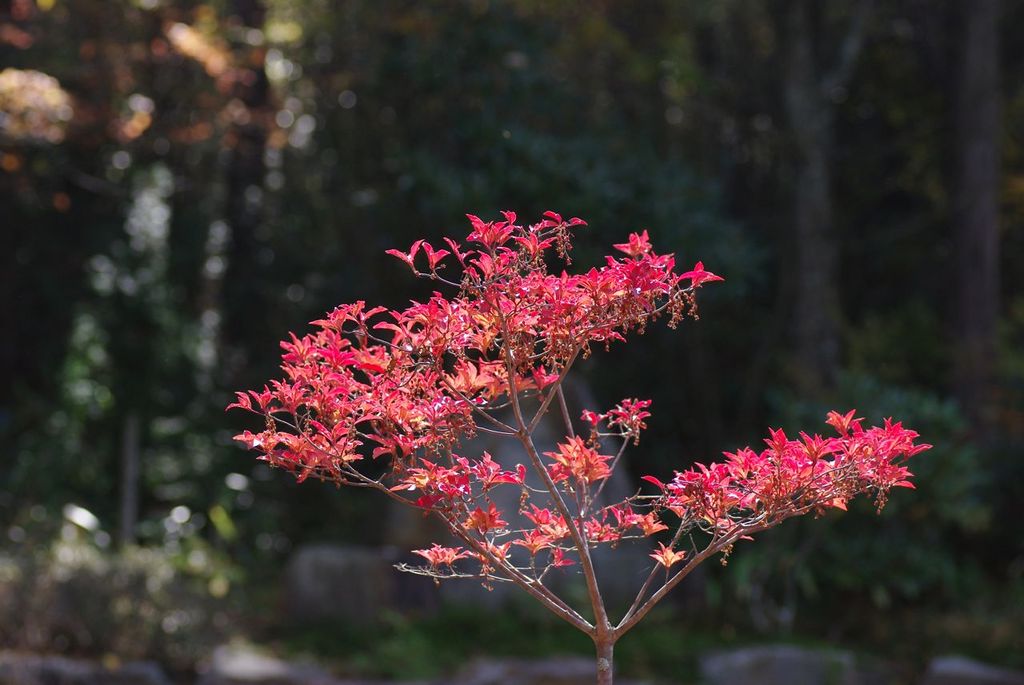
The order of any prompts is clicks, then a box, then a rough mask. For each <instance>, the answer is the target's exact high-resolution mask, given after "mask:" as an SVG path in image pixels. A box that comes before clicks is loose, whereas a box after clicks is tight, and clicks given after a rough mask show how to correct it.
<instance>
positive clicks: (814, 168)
mask: <svg viewBox="0 0 1024 685" xmlns="http://www.w3.org/2000/svg"><path fill="white" fill-rule="evenodd" d="M784 7H785V12H786V13H785V15H784V16H783V17H781V21H782V22H783V25H784V30H783V31H781V32H780V34H781V35H782V37H783V40H784V41H785V43H786V47H785V48H784V50H785V72H784V79H785V82H784V97H785V110H786V118H787V121H788V125H789V130H790V135H791V137H792V141H793V145H794V148H795V150H794V153H795V155H794V156H795V170H794V171H795V173H794V179H793V180H794V188H793V191H794V198H793V240H794V245H793V249H794V250H795V260H794V262H793V263H792V264H791V265H790V266H789V268H791V269H793V270H794V271H795V274H794V277H795V293H794V296H795V302H794V312H793V315H794V326H793V327H794V333H795V358H794V369H793V370H794V372H795V375H796V378H795V380H796V381H797V384H798V386H799V388H800V390H801V391H802V392H803V393H805V394H810V395H812V396H813V395H818V394H820V393H821V392H822V391H823V390H825V389H827V388H828V387H830V386H831V385H833V384H834V382H835V379H836V375H837V372H838V369H839V344H840V343H839V335H840V322H841V308H840V302H839V284H838V261H839V246H838V240H837V237H836V232H835V225H834V220H833V215H832V189H831V182H832V168H831V167H832V149H833V138H834V129H835V102H836V101H837V100H839V99H840V95H841V93H842V91H843V90H844V89H845V87H846V84H847V82H848V81H849V78H850V74H851V72H852V70H853V65H854V63H855V62H856V59H857V55H858V54H859V52H860V47H861V42H862V37H863V33H864V24H865V22H866V18H867V14H868V11H869V3H867V2H862V3H860V4H859V5H858V6H857V7H856V9H855V10H854V11H855V14H854V16H853V17H852V19H851V20H850V24H849V26H848V27H847V29H846V31H845V35H844V37H843V39H842V40H841V41H839V42H838V50H836V49H834V48H833V46H832V45H831V44H829V39H828V37H827V35H826V32H825V28H824V26H823V25H822V24H823V20H822V18H821V13H823V12H824V11H825V10H824V9H823V8H822V7H821V6H820V5H818V3H816V2H809V1H806V0H795V1H794V2H791V3H788V4H786V5H784ZM822 62H825V63H827V64H829V65H832V67H831V70H824V69H822Z"/></svg>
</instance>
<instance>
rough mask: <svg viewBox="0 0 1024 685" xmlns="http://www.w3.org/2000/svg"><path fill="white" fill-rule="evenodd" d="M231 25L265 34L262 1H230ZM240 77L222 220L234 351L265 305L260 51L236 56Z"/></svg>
mask: <svg viewBox="0 0 1024 685" xmlns="http://www.w3.org/2000/svg"><path fill="white" fill-rule="evenodd" d="M232 9H233V19H232V20H233V21H235V22H237V23H240V24H241V26H243V27H245V28H246V29H258V30H262V29H263V23H264V19H265V16H266V9H265V7H264V4H263V2H262V0H234V1H233V2H232ZM234 56H235V60H236V61H237V63H238V64H239V66H240V67H242V72H241V74H240V76H239V77H238V78H237V80H236V82H235V84H234V92H235V95H236V97H237V98H238V100H239V101H240V102H241V103H242V104H243V105H245V109H244V110H243V111H240V112H238V113H237V114H236V115H235V121H234V125H233V126H232V128H231V131H230V134H229V135H228V136H227V141H228V144H229V146H230V154H229V157H228V162H227V183H226V190H227V197H226V206H225V219H226V220H227V224H228V226H229V227H230V236H231V243H230V247H229V248H228V265H227V269H228V270H227V272H226V274H225V278H224V304H225V306H224V308H223V312H224V317H225V319H224V329H223V330H224V338H225V340H226V342H227V343H228V344H229V345H233V347H234V348H235V349H236V350H239V349H244V345H245V343H246V341H248V340H252V339H253V335H252V333H253V331H254V330H256V328H258V327H260V326H262V321H263V320H264V316H265V315H264V312H265V310H266V303H265V301H264V300H263V298H262V297H261V296H260V294H259V290H258V288H256V287H254V286H256V285H257V284H258V283H259V280H260V279H259V274H260V271H261V269H262V267H261V266H260V265H259V264H257V255H258V254H259V251H260V240H261V239H260V235H259V228H260V226H261V224H262V223H263V220H264V210H263V205H264V197H263V195H264V176H265V175H266V165H265V163H264V153H265V152H266V143H267V120H268V119H269V116H270V114H269V107H270V83H269V81H268V79H267V74H266V70H265V61H266V48H265V46H264V45H249V44H241V45H239V46H238V47H236V49H235V51H234Z"/></svg>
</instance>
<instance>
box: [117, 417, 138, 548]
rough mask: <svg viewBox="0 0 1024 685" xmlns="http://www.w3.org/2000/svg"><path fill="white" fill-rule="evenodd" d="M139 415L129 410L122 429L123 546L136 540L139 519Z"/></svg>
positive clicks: (119, 538)
mask: <svg viewBox="0 0 1024 685" xmlns="http://www.w3.org/2000/svg"><path fill="white" fill-rule="evenodd" d="M139 442H140V439H139V415H138V413H137V412H134V411H131V412H128V415H127V416H125V417H124V426H123V427H122V429H121V488H120V490H121V521H120V523H121V525H120V526H119V531H118V532H119V535H118V545H120V546H121V547H122V548H123V547H127V546H128V545H131V544H133V543H134V542H135V527H136V525H137V524H138V521H139V462H140V456H139V453H140V451H141V448H140V446H139Z"/></svg>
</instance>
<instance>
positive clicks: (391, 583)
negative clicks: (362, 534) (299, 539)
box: [285, 545, 398, 624]
mask: <svg viewBox="0 0 1024 685" xmlns="http://www.w3.org/2000/svg"><path fill="white" fill-rule="evenodd" d="M396 560H397V554H396V552H395V550H394V549H391V548H383V549H371V548H363V547H346V546H340V545H309V546H305V547H300V548H299V549H298V550H297V551H296V553H295V554H294V555H293V556H292V558H291V559H290V560H289V562H288V568H287V570H286V571H285V597H286V606H287V611H288V613H289V618H291V619H292V620H295V621H298V622H308V621H318V620H324V619H337V620H345V621H349V622H352V623H359V624H363V623H367V622H371V621H374V620H376V619H377V617H379V616H380V614H381V611H382V610H384V609H389V608H391V609H393V608H395V604H396V602H395V594H396V587H397V586H396V580H395V576H396V575H397V573H398V572H397V571H396V570H395V569H394V564H395V562H396Z"/></svg>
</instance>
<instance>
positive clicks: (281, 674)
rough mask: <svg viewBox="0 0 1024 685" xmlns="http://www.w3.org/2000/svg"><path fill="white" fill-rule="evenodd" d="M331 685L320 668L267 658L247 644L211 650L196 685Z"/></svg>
mask: <svg viewBox="0 0 1024 685" xmlns="http://www.w3.org/2000/svg"><path fill="white" fill-rule="evenodd" d="M249 683H259V684H260V685H300V684H301V685H335V684H336V681H335V680H334V679H333V678H331V676H330V674H329V673H327V672H326V671H324V670H323V669H321V668H319V667H318V666H315V665H313V664H308V663H292V662H288V661H283V660H281V659H277V658H275V657H272V656H268V655H266V654H263V653H262V652H259V651H257V650H255V649H253V648H252V647H250V646H247V645H221V646H220V647H217V648H216V649H215V650H213V655H212V656H211V657H210V661H209V663H208V664H207V665H206V668H205V669H204V671H203V673H202V674H201V675H200V677H199V680H198V681H197V683H196V685H248V684H249Z"/></svg>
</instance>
